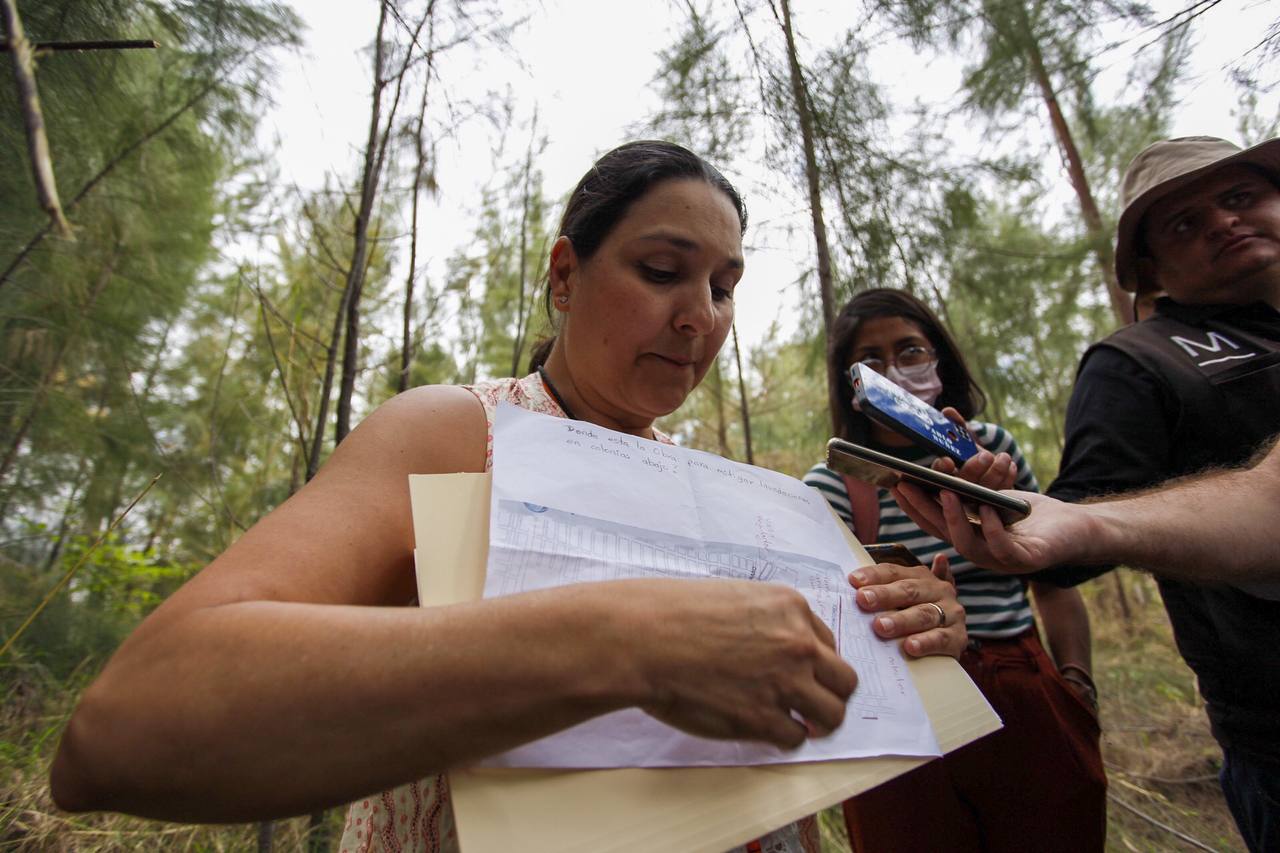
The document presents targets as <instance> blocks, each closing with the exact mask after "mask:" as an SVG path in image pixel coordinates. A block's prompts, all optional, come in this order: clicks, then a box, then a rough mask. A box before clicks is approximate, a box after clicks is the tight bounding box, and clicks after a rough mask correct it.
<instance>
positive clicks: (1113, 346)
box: [1036, 299, 1280, 758]
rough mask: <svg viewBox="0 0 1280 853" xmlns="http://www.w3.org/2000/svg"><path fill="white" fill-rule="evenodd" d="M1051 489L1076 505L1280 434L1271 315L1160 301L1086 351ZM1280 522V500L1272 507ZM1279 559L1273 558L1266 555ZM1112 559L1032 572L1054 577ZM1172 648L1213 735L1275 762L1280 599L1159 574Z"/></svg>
mask: <svg viewBox="0 0 1280 853" xmlns="http://www.w3.org/2000/svg"><path fill="white" fill-rule="evenodd" d="M1066 432H1067V436H1066V444H1065V447H1064V450H1063V459H1062V466H1061V468H1060V470H1059V474H1058V478H1057V479H1056V480H1055V481H1054V483H1053V484H1052V485H1051V486H1050V487H1049V489H1048V494H1049V495H1052V496H1053V497H1056V498H1059V499H1060V500H1066V501H1078V500H1081V499H1084V498H1087V497H1093V496H1097V495H1105V494H1113V493H1119V492H1127V491H1132V490H1134V489H1139V488H1143V487H1146V486H1151V485H1155V484H1157V483H1160V482H1163V481H1165V480H1168V479H1169V478H1171V477H1176V476H1179V475H1182V474H1187V473H1191V472H1194V471H1198V470H1202V469H1204V468H1205V467H1208V466H1230V465H1238V464H1240V463H1241V462H1243V461H1245V460H1246V459H1248V458H1249V456H1250V454H1251V453H1252V452H1253V451H1254V450H1255V449H1256V448H1258V447H1259V446H1260V445H1262V444H1265V443H1266V441H1267V440H1268V438H1269V437H1270V436H1273V435H1274V434H1275V433H1277V432H1280V313H1277V312H1276V310H1275V309H1273V308H1271V307H1270V306H1269V305H1266V304H1263V303H1255V304H1253V305H1247V306H1204V307H1190V306H1181V305H1177V304H1176V303H1173V302H1171V301H1170V300H1168V299H1161V300H1160V301H1159V302H1158V303H1157V317H1156V318H1154V320H1148V321H1146V322H1144V323H1142V324H1139V325H1138V326H1133V327H1129V328H1127V329H1122V330H1121V331H1119V332H1117V333H1116V334H1115V335H1113V336H1112V337H1110V338H1108V339H1107V340H1106V341H1103V342H1101V343H1100V344H1098V345H1096V346H1094V347H1092V348H1091V349H1090V350H1089V351H1088V352H1087V353H1086V354H1085V356H1084V359H1083V361H1082V363H1081V367H1080V371H1079V374H1078V376H1077V378H1076V385H1075V389H1074V391H1073V392H1072V396H1071V402H1070V403H1069V405H1068V408H1067V425H1066ZM1276 514H1277V520H1278V521H1280V507H1277V513H1276ZM1276 559H1277V564H1278V566H1280V554H1278V555H1277V557H1276ZM1109 568H1110V567H1109V566H1091V567H1071V566H1066V567H1060V568H1057V569H1052V570H1049V571H1047V572H1043V573H1041V574H1040V575H1037V577H1036V579H1037V580H1046V581H1050V582H1052V583H1057V584H1060V585H1063V586H1068V585H1072V584H1076V583H1080V582H1081V581H1083V580H1087V579H1088V578H1091V577H1095V576H1097V575H1100V574H1102V573H1103V572H1105V571H1107V570H1108V569H1109ZM1159 584H1160V591H1161V594H1162V596H1163V598H1164V601H1165V607H1166V609H1167V610H1168V612H1169V618H1170V621H1171V622H1172V623H1173V627H1174V636H1175V638H1176V640H1177V642H1178V648H1179V650H1180V651H1181V652H1182V655H1183V657H1184V658H1186V660H1187V663H1188V664H1189V665H1190V666H1191V667H1192V669H1194V670H1195V672H1196V674H1197V676H1198V677H1199V681H1200V691H1201V694H1202V695H1203V696H1204V698H1205V700H1206V703H1207V705H1208V711H1209V717H1210V721H1211V723H1212V724H1213V729H1214V734H1215V736H1217V738H1218V740H1219V741H1220V742H1222V743H1223V744H1224V745H1226V746H1234V747H1237V748H1241V749H1244V750H1246V751H1249V752H1254V753H1259V754H1262V755H1266V756H1268V757H1270V758H1280V656H1277V654H1276V649H1277V648H1280V602H1278V601H1274V600H1267V599H1266V598H1261V597H1258V596H1256V595H1252V594H1249V593H1247V592H1245V591H1243V590H1241V589H1238V588H1236V587H1232V586H1229V585H1226V584H1191V583H1184V582H1178V581H1170V580H1165V579H1161V580H1160V581H1159Z"/></svg>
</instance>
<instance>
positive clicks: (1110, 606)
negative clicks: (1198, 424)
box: [819, 571, 1245, 853]
mask: <svg viewBox="0 0 1280 853" xmlns="http://www.w3.org/2000/svg"><path fill="white" fill-rule="evenodd" d="M1119 576H1120V578H1121V581H1120V583H1122V584H1123V588H1124V597H1125V601H1126V603H1127V605H1128V611H1129V613H1128V616H1127V617H1126V615H1125V612H1124V607H1123V606H1122V605H1121V602H1120V589H1119V586H1118V584H1117V581H1116V580H1115V578H1114V577H1113V576H1107V577H1103V578H1099V579H1098V580H1095V581H1091V582H1090V583H1088V584H1085V585H1084V586H1082V587H1081V591H1082V592H1083V593H1084V596H1085V600H1086V601H1087V602H1088V604H1089V613H1090V616H1091V620H1092V624H1093V660H1094V676H1095V678H1096V680H1097V682H1098V690H1099V692H1100V694H1101V704H1102V730H1103V734H1102V756H1103V760H1104V761H1105V762H1106V765H1107V777H1108V779H1109V782H1110V792H1109V796H1110V802H1109V803H1108V807H1107V850H1108V851H1117V852H1118V851H1126V853H1133V851H1142V853H1146V852H1147V851H1153V852H1154V851H1169V850H1200V849H1203V848H1201V847H1198V846H1196V844H1195V843H1193V842H1192V841H1187V840H1183V839H1182V838H1179V837H1178V836H1177V835H1175V834H1174V833H1173V832H1170V831H1169V830H1174V831H1175V832H1178V833H1181V834H1182V835H1184V836H1186V837H1187V838H1189V839H1193V840H1194V842H1199V843H1200V844H1202V845H1204V848H1208V849H1211V850H1222V851H1244V850H1245V846H1244V842H1243V841H1242V840H1241V838H1240V835H1239V834H1238V833H1237V832H1236V828H1235V823H1234V822H1233V821H1232V819H1231V815H1230V813H1229V812H1228V811H1227V804H1226V802H1225V801H1224V800H1223V798H1222V790H1221V789H1220V788H1219V787H1218V779H1217V773H1218V768H1219V767H1220V766H1221V763H1222V753H1221V751H1220V750H1219V749H1218V745H1217V743H1216V742H1215V741H1214V739H1213V736H1212V735H1210V734H1209V721H1208V719H1207V718H1206V717H1205V713H1204V709H1203V707H1202V705H1201V702H1200V697H1199V696H1198V694H1197V693H1196V686H1195V676H1194V675H1193V674H1192V673H1191V670H1190V669H1188V668H1187V665H1186V664H1185V663H1183V662H1182V658H1181V657H1180V656H1179V655H1178V651H1177V649H1176V648H1175V647H1174V644H1173V634H1172V632H1171V630H1170V627H1169V620H1168V617H1167V616H1166V615H1165V612H1164V606H1163V605H1162V604H1161V602H1160V593H1159V592H1158V590H1157V589H1156V585H1155V582H1154V581H1153V580H1152V579H1151V578H1150V577H1148V576H1146V575H1140V574H1135V573H1132V572H1128V571H1125V572H1121V573H1119ZM1118 801H1119V802H1118ZM1121 803H1123V805H1121ZM1125 806H1128V807H1129V808H1126V807H1125ZM1132 809H1136V810H1137V811H1138V812H1141V813H1142V814H1143V815H1146V817H1145V818H1144V817H1141V816H1139V815H1138V814H1136V813H1135V812H1134V811H1132ZM1148 818H1149V819H1150V820H1148ZM1152 820H1154V821H1158V822H1159V823H1161V824H1164V825H1165V827H1168V828H1167V829H1164V828H1161V827H1159V826H1156V825H1155V824H1154V823H1152V822H1151V821H1152ZM819 825H820V828H821V832H822V849H823V850H824V851H827V853H845V851H848V850H849V842H848V838H847V836H846V834H845V830H844V822H843V818H842V816H841V814H840V810H839V809H838V808H835V809H828V810H827V811H826V812H824V813H823V814H822V815H821V820H820V824H819Z"/></svg>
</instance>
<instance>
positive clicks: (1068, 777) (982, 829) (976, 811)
mask: <svg viewBox="0 0 1280 853" xmlns="http://www.w3.org/2000/svg"><path fill="white" fill-rule="evenodd" d="M960 664H961V665H962V666H963V667H964V668H965V671H966V672H968V673H969V677H970V678H972V679H973V680H974V683H976V684H977V685H978V688H979V689H980V690H981V691H982V693H983V695H985V696H986V697H987V701H988V702H990V703H991V706H992V707H993V708H995V710H996V713H997V714H999V715H1000V719H1001V720H1003V721H1004V728H1002V729H1001V730H1000V731H998V732H995V733H994V734H990V735H987V736H986V737H984V738H980V739H979V740H977V741H975V742H973V743H971V744H969V745H967V746H965V747H962V748H961V749H958V750H956V751H955V752H953V753H951V754H949V755H946V756H943V757H942V758H940V759H938V760H936V761H931V762H929V763H928V764H925V765H922V766H920V767H917V768H916V769H915V770H912V771H911V772H910V773H907V774H905V775H902V776H899V777H898V778H896V779H893V780H891V781H889V782H886V783H885V784H884V785H881V786H880V787H878V788H875V789H873V790H871V791H868V792H867V793H865V794H862V795H860V796H858V797H855V798H853V799H852V800H848V801H846V802H845V804H844V818H845V824H846V826H847V827H848V829H849V840H850V841H851V842H852V845H853V849H854V851H856V853H883V851H897V850H902V851H917V850H948V851H957V852H958V851H988V853H999V851H1024V850H1036V851H1056V850H1062V851H1072V853H1075V851H1082V853H1088V851H1093V850H1102V849H1103V845H1104V842H1105V840H1106V834H1107V812H1106V796H1107V779H1106V774H1105V773H1104V772H1103V769H1102V755H1101V753H1100V751H1099V747H1098V738H1099V734H1100V731H1099V728H1098V721H1097V719H1096V718H1095V717H1094V715H1093V712H1092V711H1091V710H1090V709H1089V707H1088V706H1087V705H1086V704H1085V703H1084V700H1082V699H1081V698H1080V697H1079V696H1078V695H1077V694H1076V692H1075V691H1074V690H1072V689H1071V687H1070V686H1069V685H1068V684H1067V683H1066V682H1065V681H1063V679H1062V677H1061V676H1060V675H1058V670H1057V668H1056V667H1055V666H1054V665H1053V661H1051V660H1050V659H1049V656H1048V654H1046V653H1045V650H1044V648H1043V647H1042V646H1041V645H1040V640H1039V638H1038V637H1037V636H1036V633H1035V630H1034V629H1032V630H1030V631H1027V632H1026V633H1024V634H1022V635H1020V636H1017V637H1013V638H1011V639H1008V640H976V641H974V642H973V643H971V644H970V648H969V649H968V650H966V651H965V653H964V654H963V655H962V656H961V658H960Z"/></svg>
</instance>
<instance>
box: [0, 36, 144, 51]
mask: <svg viewBox="0 0 1280 853" xmlns="http://www.w3.org/2000/svg"><path fill="white" fill-rule="evenodd" d="M30 44H31V46H32V47H34V48H35V50H36V53H44V52H46V51H48V52H49V53H74V52H77V51H82V50H154V49H155V48H158V47H159V46H160V42H157V41H152V40H151V39H122V40H119V41H101V40H99V41H37V42H31V43H30ZM8 50H9V45H8V44H0V53H5V52H7V51H8Z"/></svg>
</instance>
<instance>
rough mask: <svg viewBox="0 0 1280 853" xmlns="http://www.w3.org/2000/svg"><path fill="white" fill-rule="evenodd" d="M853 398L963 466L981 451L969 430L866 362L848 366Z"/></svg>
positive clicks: (885, 422) (867, 410)
mask: <svg viewBox="0 0 1280 853" xmlns="http://www.w3.org/2000/svg"><path fill="white" fill-rule="evenodd" d="M849 378H850V380H852V382H853V398H854V399H855V400H857V402H858V408H859V409H861V411H862V413H863V414H865V415H866V416H867V417H869V418H871V420H873V421H875V422H876V423H878V424H880V425H881V426H883V427H887V428H888V429H891V430H893V431H894V432H896V433H898V434H899V435H901V436H905V437H906V438H909V439H911V440H912V441H913V442H915V443H916V444H918V445H920V446H921V447H923V448H925V449H926V450H930V451H932V452H933V453H935V454H937V455H939V456H946V457H948V458H949V459H952V460H954V461H955V463H956V464H957V465H963V464H964V463H965V460H967V459H968V458H969V457H971V456H973V455H974V454H976V453H977V452H978V445H977V443H975V442H974V440H973V437H972V436H970V435H969V431H968V430H967V429H965V428H964V427H962V426H959V425H958V424H956V423H955V422H954V421H952V420H951V419H950V418H948V417H947V416H946V415H944V414H942V412H940V411H938V410H937V409H935V408H934V407H933V406H930V405H929V404H928V403H926V402H925V401H924V400H921V399H920V398H919V397H916V396H915V395H914V394H911V393H910V392H908V391H905V390H903V389H902V388H900V387H899V386H898V385H896V384H895V383H893V382H890V381H889V380H888V379H886V378H884V377H883V376H881V375H880V374H879V373H876V372H875V371H874V370H872V369H871V368H870V367H867V366H866V365H865V364H855V365H853V367H851V368H849Z"/></svg>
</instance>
